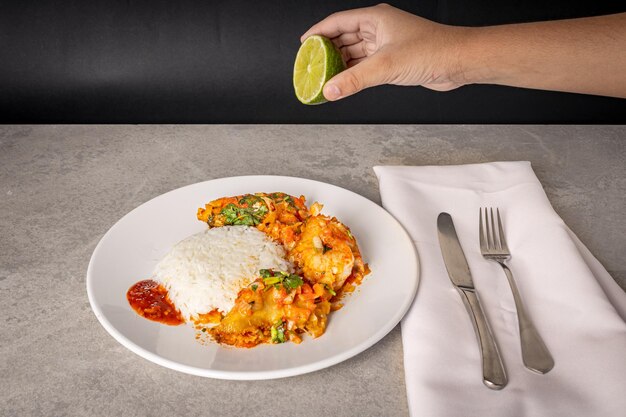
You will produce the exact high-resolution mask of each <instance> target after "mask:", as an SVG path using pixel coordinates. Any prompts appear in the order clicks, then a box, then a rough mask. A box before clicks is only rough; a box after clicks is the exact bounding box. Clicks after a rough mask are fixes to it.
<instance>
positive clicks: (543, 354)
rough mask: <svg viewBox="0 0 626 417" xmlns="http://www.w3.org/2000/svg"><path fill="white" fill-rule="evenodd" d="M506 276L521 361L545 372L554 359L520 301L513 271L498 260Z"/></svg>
mask: <svg viewBox="0 0 626 417" xmlns="http://www.w3.org/2000/svg"><path fill="white" fill-rule="evenodd" d="M498 263H499V264H500V266H501V267H502V269H504V273H505V274H506V278H507V280H508V281H509V285H510V286H511V291H512V292H513V299H514V300H515V308H516V309H517V319H518V322H519V333H520V342H521V345H522V361H523V362H524V366H525V367H526V368H528V369H530V370H531V371H535V372H538V373H540V374H545V373H547V372H548V371H550V370H551V369H552V368H553V367H554V359H552V355H551V354H550V351H549V350H548V348H547V347H546V344H545V343H544V342H543V339H542V338H541V336H540V335H539V332H538V331H537V329H536V328H535V325H534V324H533V322H532V321H531V320H530V317H529V316H528V314H527V313H526V309H525V308H524V304H523V303H522V297H520V294H519V291H518V290H517V285H515V280H514V279H513V273H512V272H511V270H510V269H509V267H508V266H507V265H506V264H505V263H504V262H498Z"/></svg>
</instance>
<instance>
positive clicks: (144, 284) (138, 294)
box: [126, 279, 184, 326]
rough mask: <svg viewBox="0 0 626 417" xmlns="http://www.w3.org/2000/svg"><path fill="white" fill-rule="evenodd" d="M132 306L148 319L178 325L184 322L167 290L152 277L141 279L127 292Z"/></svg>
mask: <svg viewBox="0 0 626 417" xmlns="http://www.w3.org/2000/svg"><path fill="white" fill-rule="evenodd" d="M126 298H127V299H128V302H129V304H130V306H131V307H132V308H133V310H135V311H136V312H137V314H139V315H140V316H143V317H145V318H147V319H148V320H152V321H158V322H159V323H163V324H168V325H170V326H177V325H179V324H182V323H184V320H183V317H182V316H181V315H180V312H179V311H178V310H176V307H174V304H172V302H171V301H170V298H169V297H168V296H167V290H166V289H165V287H164V286H163V285H161V284H159V283H158V282H156V281H153V280H151V279H146V280H144V281H139V282H138V283H136V284H135V285H133V286H132V287H130V289H129V290H128V292H127V293H126Z"/></svg>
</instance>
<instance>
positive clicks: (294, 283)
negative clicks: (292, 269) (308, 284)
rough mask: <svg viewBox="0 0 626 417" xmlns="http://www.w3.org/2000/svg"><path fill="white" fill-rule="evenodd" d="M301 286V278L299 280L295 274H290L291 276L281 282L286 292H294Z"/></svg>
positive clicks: (302, 282)
mask: <svg viewBox="0 0 626 417" xmlns="http://www.w3.org/2000/svg"><path fill="white" fill-rule="evenodd" d="M302 284H304V281H302V278H300V277H299V276H297V275H296V274H291V275H289V276H287V277H285V279H284V280H283V286H284V287H285V288H286V289H287V290H295V289H296V288H298V287H299V286H301V285H302Z"/></svg>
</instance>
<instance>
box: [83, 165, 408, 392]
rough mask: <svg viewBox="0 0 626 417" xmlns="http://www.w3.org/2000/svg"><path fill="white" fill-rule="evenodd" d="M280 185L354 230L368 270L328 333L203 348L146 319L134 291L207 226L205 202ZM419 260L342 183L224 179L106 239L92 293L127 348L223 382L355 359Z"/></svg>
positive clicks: (156, 205) (155, 203) (384, 326)
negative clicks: (199, 214)
mask: <svg viewBox="0 0 626 417" xmlns="http://www.w3.org/2000/svg"><path fill="white" fill-rule="evenodd" d="M275 191H281V192H285V193H287V194H293V195H298V196H299V195H304V196H305V197H306V198H307V205H310V204H311V203H313V202H315V201H319V202H321V203H322V204H324V209H323V211H322V213H323V214H326V215H332V216H336V217H337V218H338V219H339V220H340V221H341V222H343V223H345V224H346V225H347V226H349V227H350V229H351V230H352V232H353V234H354V236H355V237H356V239H357V241H358V243H359V247H360V249H361V252H362V255H363V258H364V260H365V262H367V263H368V264H369V266H370V269H371V271H372V272H371V273H370V274H369V275H367V276H366V277H365V279H364V281H363V283H362V284H361V285H360V286H359V287H358V288H357V290H356V291H355V292H354V293H353V294H351V295H349V296H348V297H346V298H345V300H344V301H345V303H344V307H343V308H342V309H340V310H339V311H336V312H335V313H333V314H331V316H330V319H329V322H328V327H327V329H326V333H325V334H324V335H323V336H321V337H319V338H317V339H313V338H310V337H305V338H304V341H303V342H302V343H301V344H300V345H296V344H294V343H285V344H280V345H261V346H257V347H255V348H253V349H238V348H233V347H224V346H220V345H218V344H216V343H208V344H206V343H205V344H201V343H199V342H197V341H196V340H195V337H194V336H195V331H194V330H193V328H192V327H191V326H189V325H181V326H166V325H163V324H159V323H156V322H152V321H149V320H146V319H144V318H143V317H140V316H139V315H137V313H135V312H134V311H133V310H132V309H131V307H130V306H129V304H128V302H127V300H126V291H127V290H128V288H130V286H131V285H133V284H134V283H135V282H137V281H140V280H143V279H147V278H149V277H150V275H151V273H152V270H153V268H154V266H155V265H156V264H157V262H158V261H159V260H160V259H161V257H162V256H164V255H165V254H166V253H167V252H168V251H169V250H170V248H171V247H172V245H174V244H175V243H176V242H178V241H180V240H182V239H184V238H185V237H187V236H189V235H191V234H193V233H197V232H200V231H202V230H204V229H205V228H206V226H205V225H204V224H203V223H202V222H200V221H198V220H197V219H196V211H197V209H198V207H204V204H205V203H207V202H209V201H211V200H213V199H216V198H219V197H223V196H230V195H241V194H245V193H254V192H275ZM418 278H419V277H418V260H417V255H416V252H415V248H414V246H413V242H412V241H411V239H410V237H409V235H408V234H407V233H406V231H405V230H404V229H403V228H402V226H400V224H399V223H398V222H397V221H396V220H395V219H394V218H393V217H392V216H391V215H390V214H389V213H387V212H386V211H385V210H383V209H382V208H381V207H380V206H378V205H377V204H375V203H373V202H371V201H370V200H368V199H366V198H364V197H362V196H360V195H358V194H355V193H353V192H351V191H348V190H345V189H343V188H339V187H336V186H334V185H330V184H325V183H322V182H317V181H312V180H307V179H302V178H293V177H280V176H246V177H232V178H223V179H217V180H213V181H206V182H202V183H198V184H193V185H189V186H186V187H183V188H179V189H177V190H174V191H170V192H168V193H166V194H163V195H161V196H159V197H156V198H154V199H152V200H150V201H148V202H147V203H145V204H142V205H141V206H139V207H138V208H136V209H134V210H133V211H131V212H130V213H128V214H127V215H126V216H124V217H123V218H122V219H121V220H120V221H118V222H117V223H116V224H115V225H114V226H113V227H111V229H110V230H109V231H108V232H107V233H106V234H105V235H104V237H103V238H102V240H100V243H98V246H97V247H96V249H95V250H94V253H93V255H92V257H91V261H90V262H89V268H88V270H87V293H88V295H89V302H90V303H91V308H92V309H93V311H94V313H95V314H96V317H97V318H98V320H99V321H100V323H101V324H102V326H104V328H105V329H106V330H107V331H108V332H109V333H110V334H111V335H112V336H113V337H114V338H115V339H116V340H117V341H118V342H120V343H121V344H122V345H124V346H125V347H127V348H128V349H130V350H131V351H133V352H135V353H137V354H138V355H140V356H142V357H144V358H146V359H148V360H150V361H152V362H155V363H157V364H159V365H163V366H165V367H168V368H171V369H175V370H177V371H181V372H186V373H189V374H193V375H200V376H206V377H212V378H222V379H241V380H252V379H270V378H281V377H287V376H293V375H299V374H303V373H307V372H312V371H316V370H319V369H322V368H326V367H328V366H331V365H334V364H337V363H339V362H341V361H344V360H346V359H349V358H351V357H353V356H354V355H357V354H358V353H360V352H362V351H364V350H365V349H367V348H369V347H370V346H372V345H373V344H375V343H376V342H378V341H379V340H380V339H382V338H383V337H384V336H385V335H386V334H387V333H389V332H390V331H391V330H392V329H393V328H394V327H395V326H396V325H397V324H398V322H400V319H402V317H403V316H404V314H405V313H406V311H407V310H408V308H409V306H410V305H411V302H412V300H413V297H414V296H415V293H416V291H417V286H418Z"/></svg>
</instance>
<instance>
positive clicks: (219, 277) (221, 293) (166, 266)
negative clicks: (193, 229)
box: [153, 226, 294, 320]
mask: <svg viewBox="0 0 626 417" xmlns="http://www.w3.org/2000/svg"><path fill="white" fill-rule="evenodd" d="M259 269H274V270H279V271H285V272H293V270H294V269H293V265H292V264H291V263H290V262H289V261H287V260H286V259H285V249H284V248H283V246H282V245H280V244H278V243H276V242H274V241H273V240H272V239H271V238H269V237H268V236H267V235H266V234H265V233H263V232H261V231H259V230H258V229H256V228H254V227H248V226H224V227H216V228H213V229H208V230H206V231H203V232H200V233H197V234H195V235H192V236H190V237H188V238H186V239H184V240H182V241H181V242H179V243H177V244H176V245H175V246H174V247H173V248H172V250H171V251H170V252H169V253H168V254H167V255H166V256H165V257H164V258H163V259H162V260H161V261H160V262H159V263H158V264H157V266H156V268H155V269H154V274H153V275H154V279H155V280H156V281H158V282H160V283H161V284H163V286H165V288H167V290H168V295H169V298H170V300H172V302H173V303H174V305H175V306H176V307H177V308H178V309H179V310H180V312H181V314H182V316H183V317H184V318H185V320H192V319H193V318H194V317H197V316H198V314H204V313H208V312H211V311H213V310H214V309H218V310H219V311H221V312H222V313H224V314H225V313H227V312H229V311H230V309H231V308H232V307H233V305H234V302H235V298H237V293H238V292H239V290H241V289H242V288H243V287H245V286H248V285H250V283H251V282H252V281H254V280H255V279H256V278H257V277H258V276H259Z"/></svg>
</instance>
